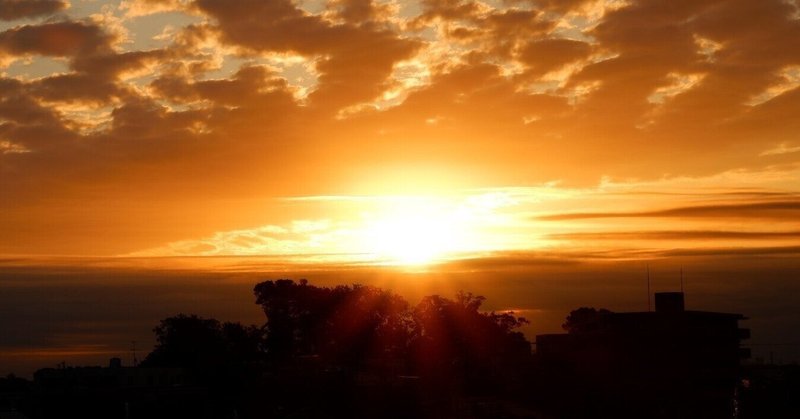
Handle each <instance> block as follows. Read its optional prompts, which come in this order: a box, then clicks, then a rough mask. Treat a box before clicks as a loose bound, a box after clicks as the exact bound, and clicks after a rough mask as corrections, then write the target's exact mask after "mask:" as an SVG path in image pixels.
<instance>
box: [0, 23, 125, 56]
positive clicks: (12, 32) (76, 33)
mask: <svg viewBox="0 0 800 419" xmlns="http://www.w3.org/2000/svg"><path fill="white" fill-rule="evenodd" d="M113 40H114V36H112V35H109V34H107V33H105V32H104V31H103V29H102V28H100V27H99V26H97V25H94V24H89V23H83V22H75V21H64V22H56V23H45V24H42V25H25V26H18V27H15V28H11V29H9V30H6V31H4V32H0V53H5V54H7V55H11V56H15V55H24V54H40V55H48V56H54V57H71V56H75V55H88V54H93V53H98V52H105V51H109V50H110V48H111V42H112V41H113Z"/></svg>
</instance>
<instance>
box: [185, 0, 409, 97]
mask: <svg viewBox="0 0 800 419" xmlns="http://www.w3.org/2000/svg"><path fill="white" fill-rule="evenodd" d="M195 5H196V7H197V8H198V9H199V10H200V11H202V12H203V13H206V14H208V15H209V16H210V17H212V18H213V19H215V20H216V25H215V26H214V29H216V30H217V31H218V32H219V36H220V39H221V40H222V41H223V42H225V43H227V44H230V45H234V46H238V47H241V48H244V49H246V50H251V51H256V52H291V53H297V54H301V55H304V56H307V57H309V58H312V59H315V58H317V57H321V58H319V61H318V62H317V66H316V67H317V70H318V71H320V72H321V74H320V76H319V86H318V88H317V90H316V91H315V92H314V93H313V94H312V101H313V102H314V103H318V104H321V105H323V106H325V107H333V109H338V108H339V107H341V106H345V105H348V104H352V103H356V102H359V101H365V100H371V99H374V98H375V97H377V96H378V95H379V94H380V93H381V92H383V91H384V90H385V89H386V87H387V86H388V85H386V84H385V83H386V79H387V77H388V76H389V74H390V73H391V70H392V66H393V65H394V63H396V62H398V61H400V60H403V59H408V58H411V56H412V55H413V54H414V53H415V52H416V51H417V49H418V48H419V47H420V43H419V42H417V41H414V40H409V39H404V38H401V37H399V36H398V35H397V34H396V33H395V32H393V31H392V30H390V29H388V28H382V27H379V26H371V25H366V26H356V25H352V24H335V23H330V22H328V21H326V20H325V19H323V18H322V17H320V16H316V15H309V14H307V13H305V12H304V11H302V10H301V9H299V8H297V6H296V5H295V4H293V3H292V2H290V1H288V0H280V1H270V2H263V1H255V0H247V1H238V2H235V3H230V2H228V1H222V0H198V1H196V2H195Z"/></svg>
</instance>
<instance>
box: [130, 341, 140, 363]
mask: <svg viewBox="0 0 800 419" xmlns="http://www.w3.org/2000/svg"><path fill="white" fill-rule="evenodd" d="M131 354H132V355H133V366H134V367H138V366H139V360H137V359H136V341H135V340H132V341H131Z"/></svg>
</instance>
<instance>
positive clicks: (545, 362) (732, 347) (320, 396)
mask: <svg viewBox="0 0 800 419" xmlns="http://www.w3.org/2000/svg"><path fill="white" fill-rule="evenodd" d="M254 291H255V295H256V303H257V304H259V305H260V306H261V307H262V308H263V310H264V313H265V315H266V318H267V321H266V324H265V325H264V326H263V327H257V326H243V325H241V324H238V323H221V322H219V321H217V320H214V319H205V318H201V317H197V316H194V315H191V316H187V315H178V316H175V317H171V318H167V319H164V320H162V321H161V323H160V324H159V325H158V326H157V327H156V328H155V329H154V332H155V333H156V337H157V342H158V344H157V345H156V347H155V349H154V350H153V351H152V352H151V353H150V354H149V355H147V357H146V358H145V359H144V360H143V361H142V362H141V363H139V364H138V365H135V366H123V365H122V363H121V362H120V360H119V359H112V360H111V361H110V364H109V366H108V367H66V366H63V367H61V368H55V369H42V370H39V371H37V372H36V374H35V376H34V380H33V381H32V382H30V381H27V380H23V379H19V378H14V377H8V378H5V379H0V418H2V419H4V418H7V417H13V418H26V417H27V418H31V419H34V418H61V417H82V418H184V417H185V418H338V417H346V418H359V417H363V418H372V417H385V418H586V417H609V418H711V419H713V418H796V417H800V409H798V400H800V368H798V367H797V366H774V365H748V366H742V365H740V359H742V358H743V357H746V355H747V353H746V351H743V350H741V349H740V347H739V345H740V341H741V340H742V339H746V338H747V336H748V335H747V331H746V330H743V329H739V328H738V325H737V322H738V320H739V319H741V318H742V316H740V315H736V314H726V313H709V312H698V311H688V310H684V308H683V299H682V298H683V297H682V295H679V293H671V295H666V294H662V295H660V296H657V306H656V311H654V312H645V313H611V312H608V311H606V310H602V309H601V310H595V309H590V308H581V309H577V310H574V311H573V312H572V313H570V315H569V316H568V317H567V320H566V322H565V324H564V329H565V330H566V332H567V333H565V334H561V335H544V336H539V337H538V338H537V345H536V346H537V350H536V351H532V350H531V346H532V345H531V343H530V342H528V341H527V340H526V339H525V337H524V336H523V335H522V334H521V333H520V332H519V331H518V328H519V327H520V326H522V325H523V324H525V323H526V320H525V319H523V318H520V317H516V316H515V315H514V314H513V313H510V312H508V313H494V312H483V311H481V310H480V307H481V304H482V302H483V301H484V298H483V297H480V296H474V295H472V294H469V293H458V294H457V295H456V297H455V298H454V299H452V300H451V299H448V298H443V297H440V296H435V295H434V296H429V297H426V298H424V299H423V300H422V301H421V302H420V303H419V304H418V305H416V306H414V307H410V306H409V304H408V303H407V302H406V301H405V300H404V299H402V298H401V297H399V296H397V295H395V294H392V293H390V292H387V291H384V290H381V289H378V288H374V287H367V286H357V285H356V286H352V287H346V286H339V287H335V288H323V287H316V286H313V285H309V284H307V283H306V282H305V281H301V282H293V281H289V280H279V281H267V282H262V283H260V284H258V285H256V287H255V290H254ZM659 299H660V300H661V301H660V304H659Z"/></svg>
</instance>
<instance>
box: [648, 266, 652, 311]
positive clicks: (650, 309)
mask: <svg viewBox="0 0 800 419" xmlns="http://www.w3.org/2000/svg"><path fill="white" fill-rule="evenodd" d="M647 311H653V310H652V308H651V307H650V264H649V263H648V264H647Z"/></svg>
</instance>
